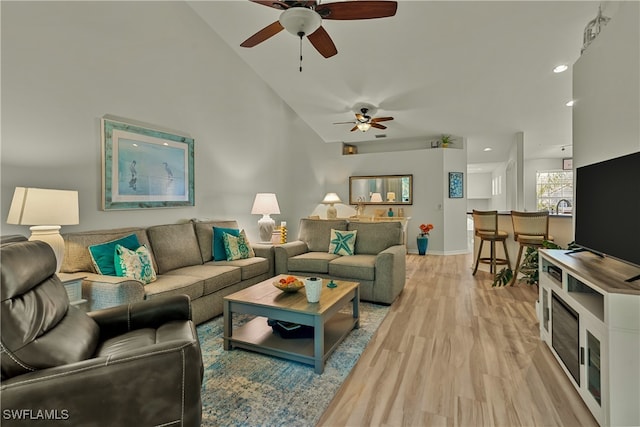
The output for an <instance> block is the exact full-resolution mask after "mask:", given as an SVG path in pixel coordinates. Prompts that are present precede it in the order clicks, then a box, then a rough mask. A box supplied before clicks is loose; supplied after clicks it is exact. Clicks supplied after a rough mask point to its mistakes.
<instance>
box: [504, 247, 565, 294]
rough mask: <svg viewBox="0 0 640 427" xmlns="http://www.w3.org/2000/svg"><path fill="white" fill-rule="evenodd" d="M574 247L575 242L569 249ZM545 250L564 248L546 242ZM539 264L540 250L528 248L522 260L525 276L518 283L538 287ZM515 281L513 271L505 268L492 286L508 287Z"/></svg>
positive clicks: (522, 270)
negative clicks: (512, 280)
mask: <svg viewBox="0 0 640 427" xmlns="http://www.w3.org/2000/svg"><path fill="white" fill-rule="evenodd" d="M573 247H574V244H573V242H572V243H569V249H572V248H573ZM542 248H543V249H562V247H560V246H558V245H557V244H555V243H553V242H551V241H549V240H545V241H543V242H542ZM538 267H539V264H538V249H537V248H533V247H531V246H528V247H527V250H526V252H525V254H524V258H523V259H522V264H521V265H520V273H522V274H523V277H521V278H519V279H518V282H524V283H526V284H527V285H536V286H538V283H539V269H538ZM511 279H513V270H512V269H511V268H509V267H505V268H503V269H502V270H500V271H499V272H497V273H496V275H495V276H494V278H493V283H492V284H491V286H494V287H495V286H507V284H509V282H510V281H511ZM512 286H513V285H512Z"/></svg>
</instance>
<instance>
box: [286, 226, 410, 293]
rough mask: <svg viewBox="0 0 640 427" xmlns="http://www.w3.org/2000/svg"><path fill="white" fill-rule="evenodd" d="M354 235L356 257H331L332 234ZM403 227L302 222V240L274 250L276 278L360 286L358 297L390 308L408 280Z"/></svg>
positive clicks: (300, 237)
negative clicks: (329, 280) (311, 278)
mask: <svg viewBox="0 0 640 427" xmlns="http://www.w3.org/2000/svg"><path fill="white" fill-rule="evenodd" d="M332 229H335V230H341V231H352V230H356V231H357V233H356V239H355V248H354V249H355V252H354V255H347V256H342V255H335V254H332V253H329V244H330V240H331V239H330V236H331V230H332ZM403 242H404V239H403V231H402V224H401V223H400V222H349V221H347V220H340V219H337V220H321V219H309V218H303V219H302V220H300V228H299V234H298V240H297V241H293V242H290V243H285V244H283V245H279V246H275V262H276V264H275V270H276V274H292V275H300V276H306V277H308V276H319V277H326V278H333V279H341V280H352V281H357V282H360V298H361V299H362V300H365V301H371V302H376V303H383V304H391V303H393V301H394V300H395V299H396V298H397V296H398V295H400V292H402V289H403V288H404V284H405V276H406V258H405V257H406V247H405V245H404V243H403Z"/></svg>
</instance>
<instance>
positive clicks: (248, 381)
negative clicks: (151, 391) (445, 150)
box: [197, 302, 389, 427]
mask: <svg viewBox="0 0 640 427" xmlns="http://www.w3.org/2000/svg"><path fill="white" fill-rule="evenodd" d="M388 311H389V307H387V306H381V305H376V304H370V303H364V302H363V303H360V328H359V329H355V330H353V331H351V333H350V334H349V335H348V336H347V337H346V338H345V340H344V341H343V342H342V343H341V344H340V345H339V346H338V347H337V348H336V350H335V351H334V353H333V354H332V355H331V356H330V357H329V359H328V360H327V363H326V365H325V368H324V372H323V373H322V374H316V373H315V372H314V369H313V366H311V365H305V364H302V363H298V362H292V361H288V360H283V359H280V358H276V357H271V356H266V355H261V354H258V353H254V352H250V351H246V350H242V349H234V350H231V351H224V349H223V348H222V337H223V322H222V317H221V316H219V317H217V318H215V319H213V320H211V321H209V322H207V323H203V324H201V325H199V326H198V328H197V329H198V336H199V338H200V344H201V347H202V358H203V361H204V367H205V373H204V379H203V385H202V405H203V409H202V426H204V427H213V426H314V425H315V424H316V423H317V422H318V420H319V419H320V417H321V416H322V413H323V412H324V411H325V409H326V408H327V406H328V405H329V403H330V402H331V399H332V398H333V396H334V395H335V393H336V392H337V391H338V389H339V388H340V385H341V384H342V382H343V381H344V380H345V379H346V378H347V376H348V375H349V372H350V371H351V369H352V368H353V366H354V365H355V364H356V362H357V361H358V358H359V357H360V354H362V352H363V350H364V348H365V347H366V346H367V343H368V342H369V341H370V340H371V337H372V336H373V334H374V333H375V331H376V330H377V329H378V327H379V326H380V324H381V323H382V320H383V319H384V317H385V316H386V314H387V312H388ZM235 317H238V319H237V320H236V319H235ZM249 319H250V317H249V316H242V317H240V316H234V322H237V323H238V324H241V323H243V322H246V321H247V320H249Z"/></svg>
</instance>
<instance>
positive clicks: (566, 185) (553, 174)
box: [536, 171, 573, 214]
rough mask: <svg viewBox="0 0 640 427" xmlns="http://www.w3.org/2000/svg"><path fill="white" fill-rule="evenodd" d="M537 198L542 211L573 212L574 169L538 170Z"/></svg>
mask: <svg viewBox="0 0 640 427" xmlns="http://www.w3.org/2000/svg"><path fill="white" fill-rule="evenodd" d="M536 199H537V208H538V210H540V211H549V212H553V213H569V214H570V213H572V212H573V171H539V172H536Z"/></svg>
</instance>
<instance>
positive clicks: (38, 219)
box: [7, 187, 80, 273]
mask: <svg viewBox="0 0 640 427" xmlns="http://www.w3.org/2000/svg"><path fill="white" fill-rule="evenodd" d="M79 216H80V213H79V209H78V192H77V191H68V190H50V189H46V188H26V187H16V190H15V192H14V193H13V200H12V201H11V207H10V208H9V215H8V216H7V224H18V225H31V226H32V227H30V230H31V236H30V237H29V240H41V241H43V242H46V243H48V244H49V246H51V248H53V252H54V253H55V254H56V261H57V262H56V264H57V265H56V273H58V272H59V271H60V267H61V266H62V260H63V258H64V240H63V239H62V236H61V235H60V226H61V225H74V224H78V223H79V222H80V219H79Z"/></svg>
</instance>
